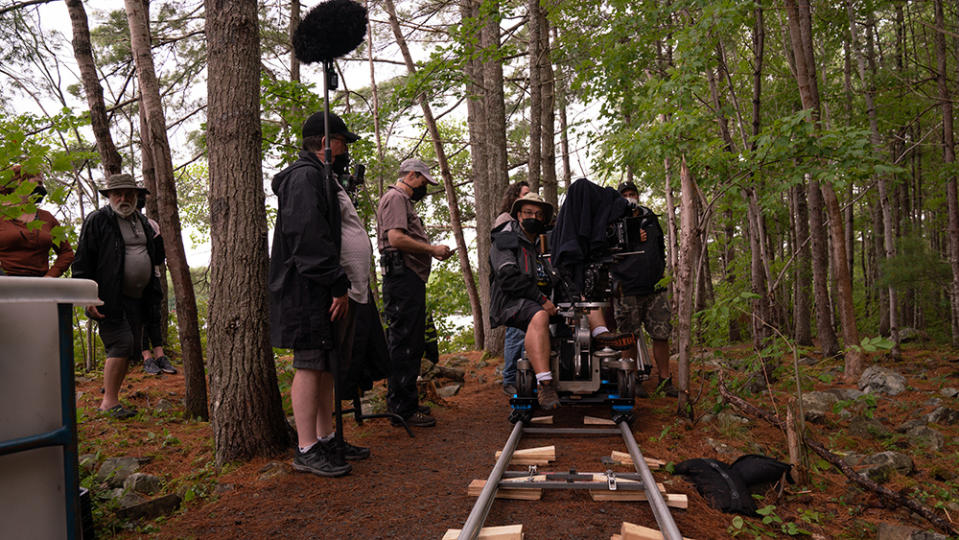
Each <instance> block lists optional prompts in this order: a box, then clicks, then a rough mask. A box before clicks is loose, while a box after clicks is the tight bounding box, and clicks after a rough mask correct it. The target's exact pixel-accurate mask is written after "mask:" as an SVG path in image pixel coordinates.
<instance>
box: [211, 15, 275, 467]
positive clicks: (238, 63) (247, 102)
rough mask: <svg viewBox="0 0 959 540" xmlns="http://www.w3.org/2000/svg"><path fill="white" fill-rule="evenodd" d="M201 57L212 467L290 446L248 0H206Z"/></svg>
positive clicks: (256, 53)
mask: <svg viewBox="0 0 959 540" xmlns="http://www.w3.org/2000/svg"><path fill="white" fill-rule="evenodd" d="M205 7H206V39H207V50H208V51H209V52H208V54H209V58H208V68H207V69H208V70H209V79H208V83H207V118H208V120H207V145H208V147H209V156H210V225H211V226H210V231H211V240H212V253H211V273H210V316H209V330H208V332H209V334H208V335H209V342H208V350H209V355H210V386H211V387H212V389H213V422H212V424H213V441H214V445H215V448H216V461H217V463H219V464H224V463H227V462H229V461H233V460H236V459H248V458H251V457H253V456H268V455H272V454H275V453H277V452H281V451H283V450H284V449H285V448H286V447H287V445H288V444H289V442H290V440H289V424H287V422H286V418H285V416H284V414H283V406H282V402H281V400H280V390H279V386H278V384H277V378H276V366H275V365H274V362H273V350H272V347H271V346H270V331H269V323H268V318H267V316H266V314H267V313H269V309H270V308H269V304H268V302H267V288H266V286H267V267H268V260H267V240H266V235H267V227H266V208H265V197H264V194H263V176H262V168H261V164H260V155H261V151H262V150H261V141H260V139H261V131H260V41H259V26H258V22H257V4H256V2H255V1H254V0H206V2H205Z"/></svg>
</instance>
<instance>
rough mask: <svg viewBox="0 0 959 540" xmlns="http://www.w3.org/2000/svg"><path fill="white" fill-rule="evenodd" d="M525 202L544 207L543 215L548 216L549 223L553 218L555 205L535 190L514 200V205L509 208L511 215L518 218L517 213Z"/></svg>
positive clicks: (547, 221)
mask: <svg viewBox="0 0 959 540" xmlns="http://www.w3.org/2000/svg"><path fill="white" fill-rule="evenodd" d="M524 204H535V205H536V206H538V207H540V208H542V209H543V215H544V216H546V223H549V222H550V221H551V220H552V219H553V205H552V204H550V203H548V202H546V199H544V198H543V197H542V196H541V195H540V194H539V193H536V192H535V191H530V192H529V193H527V194H526V195H523V196H522V197H520V198H518V199H516V200H515V201H514V202H513V206H512V207H511V208H510V209H509V215H511V216H513V218H516V214H518V213H519V209H520V208H521V207H522V206H523V205H524Z"/></svg>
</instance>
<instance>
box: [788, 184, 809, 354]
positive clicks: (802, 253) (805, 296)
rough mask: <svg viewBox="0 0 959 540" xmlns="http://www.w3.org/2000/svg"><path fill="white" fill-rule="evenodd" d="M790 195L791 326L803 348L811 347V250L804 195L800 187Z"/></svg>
mask: <svg viewBox="0 0 959 540" xmlns="http://www.w3.org/2000/svg"><path fill="white" fill-rule="evenodd" d="M790 193H791V195H792V198H793V201H794V203H795V204H794V206H795V215H794V216H793V222H794V227H795V232H796V246H797V247H796V249H797V250H798V254H797V258H796V264H795V266H796V284H795V288H796V290H795V299H794V300H793V302H794V303H793V324H794V327H795V330H794V332H795V333H794V334H793V335H794V337H795V339H796V344H797V345H801V346H803V347H808V346H810V345H812V343H813V342H812V328H811V326H812V325H810V324H809V318H810V317H811V315H812V314H811V310H810V306H809V293H810V289H811V288H812V272H811V269H812V249H811V248H810V246H809V240H810V238H809V209H808V208H807V206H806V193H805V192H804V190H803V187H802V186H794V187H793V188H792V189H791V190H790Z"/></svg>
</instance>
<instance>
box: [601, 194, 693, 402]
mask: <svg viewBox="0 0 959 540" xmlns="http://www.w3.org/2000/svg"><path fill="white" fill-rule="evenodd" d="M618 190H619V193H620V194H621V195H622V196H623V197H624V198H626V200H627V201H629V202H630V206H631V207H632V208H633V216H635V217H638V218H640V219H641V221H640V241H641V242H642V247H641V249H640V250H638V251H640V252H639V253H633V254H631V255H628V256H626V257H624V258H623V259H621V260H620V261H619V262H618V263H617V264H616V265H615V266H613V268H612V272H611V273H612V275H613V288H614V289H615V291H616V294H615V295H614V296H613V310H614V313H615V316H616V324H617V326H618V328H619V331H621V332H632V333H633V334H634V335H637V336H638V335H639V333H640V332H641V331H642V328H643V327H645V328H646V333H647V334H649V337H650V338H651V339H652V340H653V361H654V362H655V364H656V371H657V374H658V375H659V383H658V385H657V389H658V390H660V391H662V392H663V393H664V394H666V395H667V396H669V397H676V396H677V395H679V391H678V390H677V389H676V387H675V386H673V382H672V379H671V378H670V376H669V334H670V332H672V324H671V323H670V317H671V316H672V315H671V313H670V310H669V299H668V298H667V295H666V289H665V288H663V287H660V286H659V285H658V283H659V281H660V280H661V279H663V273H664V271H665V269H666V240H665V238H664V237H663V229H662V228H661V227H660V226H659V219H658V218H657V216H656V214H655V213H653V211H652V210H650V209H649V208H646V207H645V206H640V205H639V190H638V189H637V188H636V184H633V183H632V182H623V183H622V184H620V185H619V189H618Z"/></svg>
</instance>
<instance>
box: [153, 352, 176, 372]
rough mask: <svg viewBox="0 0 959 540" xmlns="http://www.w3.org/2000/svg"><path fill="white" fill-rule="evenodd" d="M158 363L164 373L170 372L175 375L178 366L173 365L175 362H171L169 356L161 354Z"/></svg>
mask: <svg viewBox="0 0 959 540" xmlns="http://www.w3.org/2000/svg"><path fill="white" fill-rule="evenodd" d="M156 364H157V367H159V368H160V371H162V372H163V373H169V374H170V375H173V374H175V373H176V368H175V367H173V364H171V363H170V359H169V358H167V357H166V356H161V357H159V358H157V359H156Z"/></svg>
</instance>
